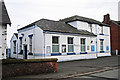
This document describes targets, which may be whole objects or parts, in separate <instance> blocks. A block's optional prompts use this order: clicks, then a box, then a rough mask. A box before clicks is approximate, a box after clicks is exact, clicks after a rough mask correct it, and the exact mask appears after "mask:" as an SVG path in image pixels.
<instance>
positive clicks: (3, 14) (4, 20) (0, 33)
mask: <svg viewBox="0 0 120 80" xmlns="http://www.w3.org/2000/svg"><path fill="white" fill-rule="evenodd" d="M8 24H9V25H10V24H11V21H10V18H9V16H8V13H7V10H6V7H5V4H4V2H3V1H2V0H1V1H0V59H5V58H6V48H7V25H8Z"/></svg>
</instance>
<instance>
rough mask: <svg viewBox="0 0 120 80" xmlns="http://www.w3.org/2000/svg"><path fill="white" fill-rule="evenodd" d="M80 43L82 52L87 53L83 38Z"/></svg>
mask: <svg viewBox="0 0 120 80" xmlns="http://www.w3.org/2000/svg"><path fill="white" fill-rule="evenodd" d="M80 42H81V52H85V51H86V49H85V48H86V45H85V39H84V38H82V39H81V41H80Z"/></svg>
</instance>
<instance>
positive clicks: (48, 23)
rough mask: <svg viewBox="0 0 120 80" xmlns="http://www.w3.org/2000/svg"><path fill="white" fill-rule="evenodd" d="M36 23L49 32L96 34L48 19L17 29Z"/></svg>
mask: <svg viewBox="0 0 120 80" xmlns="http://www.w3.org/2000/svg"><path fill="white" fill-rule="evenodd" d="M33 25H37V26H38V27H40V28H41V29H42V30H43V31H51V32H61V33H72V34H81V35H90V36H96V35H95V34H93V33H90V32H88V31H86V30H78V29H77V28H74V27H73V26H71V25H69V24H66V23H64V22H62V21H53V20H48V19H41V20H38V21H36V22H33V23H31V24H29V25H27V26H25V27H23V28H20V29H18V31H19V30H22V29H25V28H27V27H30V26H33Z"/></svg>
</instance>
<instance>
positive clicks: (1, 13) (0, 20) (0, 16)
mask: <svg viewBox="0 0 120 80" xmlns="http://www.w3.org/2000/svg"><path fill="white" fill-rule="evenodd" d="M0 24H11V21H10V18H9V15H8V12H7V9H6V7H5V4H4V2H3V0H1V1H0Z"/></svg>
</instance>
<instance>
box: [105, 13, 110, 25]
mask: <svg viewBox="0 0 120 80" xmlns="http://www.w3.org/2000/svg"><path fill="white" fill-rule="evenodd" d="M109 21H110V15H109V14H106V15H104V20H103V23H105V24H109Z"/></svg>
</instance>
